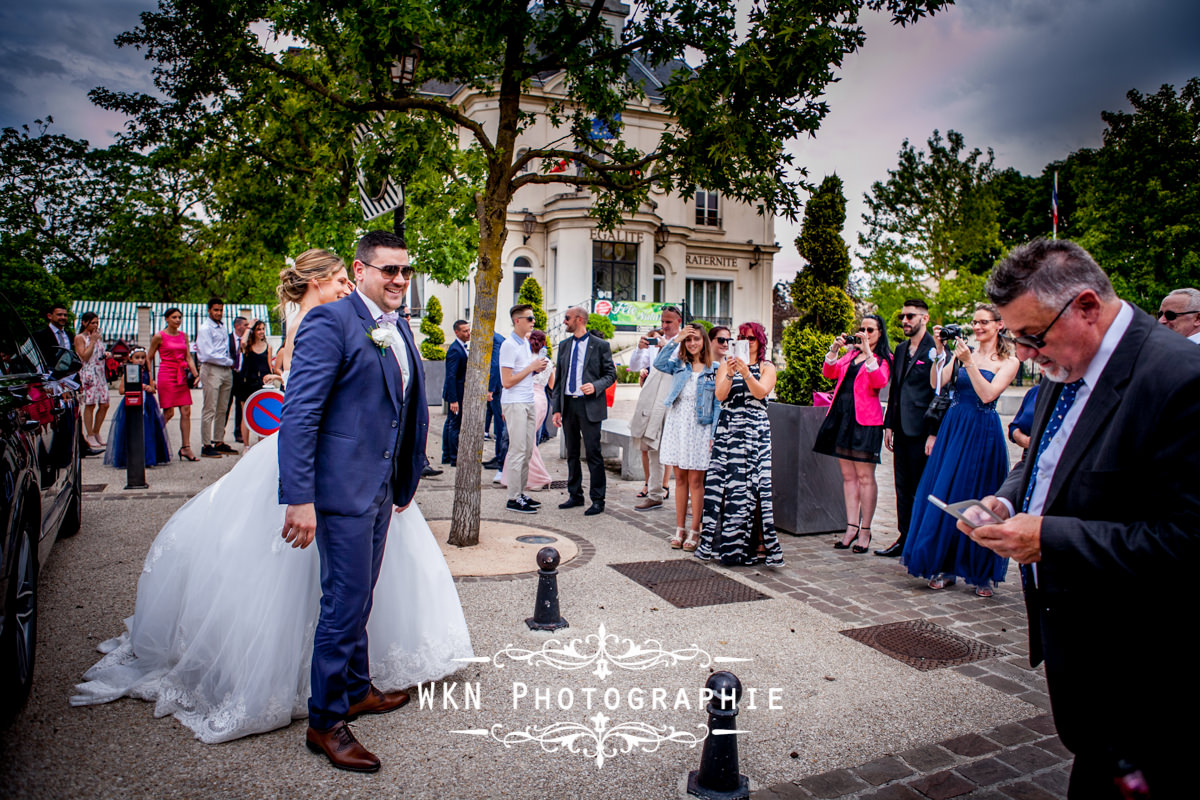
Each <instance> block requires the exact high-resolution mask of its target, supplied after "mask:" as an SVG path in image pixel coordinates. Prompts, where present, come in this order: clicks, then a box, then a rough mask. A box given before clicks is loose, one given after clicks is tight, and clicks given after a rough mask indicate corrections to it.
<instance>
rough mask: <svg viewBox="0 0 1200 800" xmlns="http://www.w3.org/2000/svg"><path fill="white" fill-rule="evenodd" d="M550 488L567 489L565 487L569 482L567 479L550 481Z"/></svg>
mask: <svg viewBox="0 0 1200 800" xmlns="http://www.w3.org/2000/svg"><path fill="white" fill-rule="evenodd" d="M550 488H551V489H565V488H567V482H566V481H550Z"/></svg>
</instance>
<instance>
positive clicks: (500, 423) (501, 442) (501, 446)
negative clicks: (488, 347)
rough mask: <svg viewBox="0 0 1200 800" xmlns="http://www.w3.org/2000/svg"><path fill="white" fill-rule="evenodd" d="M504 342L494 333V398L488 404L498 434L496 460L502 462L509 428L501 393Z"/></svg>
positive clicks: (491, 386) (491, 383) (490, 386)
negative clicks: (505, 418)
mask: <svg viewBox="0 0 1200 800" xmlns="http://www.w3.org/2000/svg"><path fill="white" fill-rule="evenodd" d="M502 344H504V337H503V336H501V335H500V334H498V333H493V334H492V370H491V375H489V376H488V391H489V392H491V393H492V399H491V400H489V401H488V406H489V407H490V408H491V409H492V427H493V430H494V431H495V436H496V460H497V461H499V462H500V463H501V464H503V463H504V459H505V458H506V457H507V456H508V428H507V427H506V426H505V424H504V410H503V409H502V408H501V407H500V394H501V393H502V392H503V391H504V385H503V384H501V383H500V346H501V345H502Z"/></svg>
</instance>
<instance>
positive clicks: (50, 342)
mask: <svg viewBox="0 0 1200 800" xmlns="http://www.w3.org/2000/svg"><path fill="white" fill-rule="evenodd" d="M63 332H64V333H65V334H67V346H68V347H71V346H72V344H73V343H74V341H75V334H74V333H72V331H71V329H70V328H63ZM33 341H34V343H35V344H36V345H37V346H38V350H41V351H42V361H44V362H46V370H47V371H49V370H51V369H53V368H54V362H55V361H57V360H58V359H56V358H55V357H54V348H56V347H60V346H61V345H59V343H58V338H57V337H56V336H55V335H54V334H53V333H51V331H50V325H49V324H46V325H43V326H42V327H40V328H38V329H37V330H36V331H34V332H33Z"/></svg>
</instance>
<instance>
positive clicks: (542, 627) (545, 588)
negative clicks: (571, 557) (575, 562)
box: [525, 547, 567, 631]
mask: <svg viewBox="0 0 1200 800" xmlns="http://www.w3.org/2000/svg"><path fill="white" fill-rule="evenodd" d="M559 558H560V556H559V555H558V551H557V550H555V549H554V548H553V547H543V548H542V549H541V550H538V554H537V564H538V588H537V600H536V601H535V602H534V606H533V616H532V617H529V618H528V619H526V620H525V624H526V625H528V626H529V629H530V630H531V631H556V630H558V629H559V628H565V627H567V621H566V620H565V619H563V618H562V615H560V614H559V613H558V562H559Z"/></svg>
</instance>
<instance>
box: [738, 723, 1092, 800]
mask: <svg viewBox="0 0 1200 800" xmlns="http://www.w3.org/2000/svg"><path fill="white" fill-rule="evenodd" d="M1070 756H1071V754H1070V753H1069V752H1068V751H1067V750H1066V748H1064V747H1063V746H1062V743H1061V742H1060V741H1059V740H1058V736H1056V735H1055V734H1054V722H1053V720H1052V719H1051V718H1050V716H1049V715H1048V714H1047V715H1042V716H1039V717H1032V718H1030V719H1027V720H1023V721H1021V722H1013V723H1009V724H1007V725H1001V726H1000V727H998V728H993V729H992V730H990V731H987V732H986V733H983V734H969V735H967V736H958V737H956V738H954V739H947V740H946V741H943V742H938V743H936V744H929V745H925V746H924V747H916V748H913V749H912V750H905V751H904V752H902V753H890V754H887V755H884V756H882V757H881V758H877V759H875V760H874V761H868V762H867V763H866V764H862V765H860V766H857V767H852V768H850V769H835V770H832V771H830V772H825V773H822V774H820V775H811V776H809V777H807V778H802V779H800V780H798V781H795V782H790V783H780V784H776V785H775V786H769V787H764V788H762V789H759V790H757V791H755V792H752V793H751V797H752V798H754V800H811V798H821V799H822V800H834V798H858V799H859V800H919V799H920V798H929V800H948V798H952V797H959V798H963V799H964V800H1051V799H1052V798H1064V797H1066V796H1067V782H1068V776H1069V775H1070V771H1071V758H1070Z"/></svg>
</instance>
